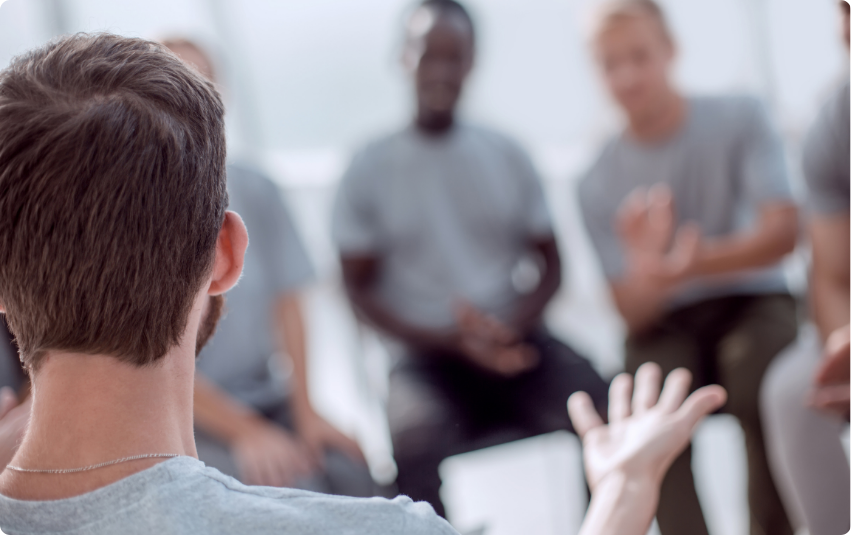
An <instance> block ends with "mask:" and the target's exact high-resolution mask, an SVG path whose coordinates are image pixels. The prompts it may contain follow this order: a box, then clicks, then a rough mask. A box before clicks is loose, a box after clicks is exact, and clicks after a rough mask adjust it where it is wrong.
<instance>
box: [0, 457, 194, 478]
mask: <svg viewBox="0 0 851 535" xmlns="http://www.w3.org/2000/svg"><path fill="white" fill-rule="evenodd" d="M179 456H180V455H179V454H177V453H146V454H144V455H133V456H131V457H122V458H121V459H116V460H114V461H107V462H105V463H98V464H92V465H89V466H83V467H82V468H21V467H20V466H12V465H11V464H10V465H7V466H6V468H8V469H9V470H15V471H16V472H29V473H33V474H72V473H74V472H86V471H87V470H94V469H96V468H103V467H104V466H111V465H113V464H118V463H126V462H127V461H135V460H138V459H151V458H154V457H160V458H171V457H179Z"/></svg>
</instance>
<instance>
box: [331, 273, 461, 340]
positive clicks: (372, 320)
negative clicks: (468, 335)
mask: <svg viewBox="0 0 851 535" xmlns="http://www.w3.org/2000/svg"><path fill="white" fill-rule="evenodd" d="M347 292H348V295H349V299H350V300H351V302H352V305H353V307H354V309H355V312H356V313H357V314H358V316H359V317H360V318H361V319H362V320H363V321H366V322H367V323H369V324H370V325H372V326H373V327H375V328H377V329H378V330H380V331H382V332H384V333H386V334H388V335H390V336H392V337H393V338H396V339H397V340H400V341H402V342H403V343H405V344H407V345H409V346H411V347H416V348H422V349H433V350H437V351H454V350H455V348H456V347H457V340H456V338H457V337H456V333H455V332H454V331H445V332H441V331H436V330H432V329H423V328H421V327H417V326H415V325H412V324H410V323H408V322H406V321H404V320H403V319H401V318H400V317H399V316H398V315H397V314H394V313H393V312H391V311H390V310H389V309H388V308H387V307H386V306H384V304H383V303H381V302H379V301H378V299H376V298H375V296H374V295H373V294H372V293H371V292H370V291H369V290H365V289H360V288H350V287H348V286H347Z"/></svg>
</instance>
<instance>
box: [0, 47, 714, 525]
mask: <svg viewBox="0 0 851 535" xmlns="http://www.w3.org/2000/svg"><path fill="white" fill-rule="evenodd" d="M223 114H224V109H223V106H222V103H221V99H220V98H219V96H218V94H217V92H216V91H215V88H214V87H213V85H212V84H210V83H209V82H207V81H205V80H204V79H203V78H201V77H200V76H199V75H198V74H197V73H196V72H194V71H192V70H190V69H187V68H186V66H185V65H184V64H183V63H182V62H180V61H179V60H178V59H177V58H176V57H174V56H173V55H171V54H170V53H168V52H167V51H166V50H165V49H164V48H163V47H161V46H160V45H157V44H155V43H151V42H148V41H143V40H140V39H126V38H121V37H117V36H114V35H108V34H100V35H94V36H89V35H76V36H72V37H66V38H63V39H60V40H58V41H55V42H54V43H52V44H50V45H47V46H45V47H43V48H40V49H37V50H34V51H32V52H30V53H28V54H26V55H24V56H21V57H19V58H17V59H15V60H13V61H12V63H11V65H10V66H9V68H7V69H6V70H5V71H3V72H2V73H0V147H4V150H2V151H0V313H3V314H5V316H6V318H7V319H8V320H9V324H10V326H11V329H12V331H13V332H14V334H15V336H16V339H17V341H18V346H19V348H20V354H21V357H22V359H23V362H24V364H25V366H26V367H27V368H28V371H29V373H30V375H31V377H32V381H33V397H34V402H33V410H32V420H31V424H30V426H29V428H28V431H27V434H26V436H25V438H24V442H23V443H22V444H21V447H20V448H19V449H18V451H17V453H16V454H15V457H14V458H13V460H12V462H11V463H10V464H9V465H8V466H7V468H6V470H4V471H3V472H2V473H0V530H2V531H3V532H4V533H7V534H9V535H23V534H28V535H42V534H45V535H46V534H62V533H67V534H71V533H75V534H80V533H86V534H89V535H113V534H115V533H121V534H126V535H148V534H150V533H169V534H174V535H195V534H198V533H204V534H207V535H224V534H232V533H251V534H254V535H271V534H273V533H274V534H285V535H287V534H289V535H299V534H307V533H310V534H315V535H331V534H334V535H336V534H340V533H345V534H348V535H361V534H363V535H366V534H369V535H374V534H385V533H386V534H397V533H405V534H406V535H421V534H422V535H425V534H430V535H457V532H455V530H453V529H452V528H451V527H450V526H449V524H448V523H446V521H444V520H443V519H441V518H439V517H437V516H436V515H435V514H434V512H433V511H432V510H431V508H430V507H429V506H428V505H427V504H422V503H419V504H415V503H413V502H411V500H409V499H408V498H404V497H399V498H396V499H395V500H392V501H391V500H385V499H382V498H366V499H364V498H349V497H339V496H328V495H323V494H317V493H313V492H305V491H302V490H293V489H281V488H274V487H250V486H246V485H244V484H242V483H240V482H239V481H237V480H235V479H234V478H232V477H228V476H225V475H223V474H221V473H220V472H219V471H217V470H216V469H214V468H210V467H206V466H204V464H203V463H201V462H199V461H198V459H197V458H196V451H195V442H194V439H193V428H192V405H193V390H194V388H193V383H194V379H195V359H196V356H197V354H198V352H199V350H200V349H201V348H202V347H203V345H204V343H205V342H206V341H207V340H208V339H209V338H210V336H211V335H212V333H213V331H214V330H215V327H216V321H217V319H218V316H219V315H220V314H221V311H222V307H223V297H222V294H224V293H225V292H227V291H228V290H229V289H231V288H232V287H233V286H234V285H235V284H236V282H237V280H238V279H239V277H240V274H241V273H242V269H243V259H244V255H245V251H246V248H247V246H248V234H247V232H246V228H245V225H244V224H243V222H242V220H241V218H240V217H239V215H237V214H236V213H234V212H229V211H226V207H227V204H228V196H227V190H226V181H225V141H224V120H223ZM10 148H14V150H10ZM69 201H73V202H69ZM661 378H662V375H661V370H660V369H659V368H658V367H657V366H653V365H648V366H645V367H643V368H642V369H641V370H639V372H638V374H637V376H636V378H635V388H634V392H633V388H632V378H631V377H629V376H626V375H623V376H621V377H618V378H617V379H616V381H615V382H614V383H613V385H612V390H611V403H610V407H611V411H610V415H609V420H610V421H611V422H612V423H611V424H610V425H604V424H603V421H602V419H601V418H600V416H599V415H598V414H597V413H596V411H595V410H594V406H593V402H592V400H591V398H590V397H589V396H588V395H587V394H583V393H578V394H576V395H575V396H574V397H572V398H571V400H570V403H569V410H570V414H571V417H572V418H573V420H574V422H575V423H576V429H577V431H578V432H579V433H580V434H581V435H582V436H583V440H584V443H585V448H584V451H585V466H586V473H587V474H588V477H589V484H590V485H591V488H592V489H593V493H594V494H593V497H592V499H591V504H590V507H589V511H588V515H587V516H586V519H585V522H584V524H583V527H582V531H581V533H582V535H605V534H612V533H617V534H618V535H643V534H644V533H645V532H646V531H647V528H648V526H649V524H650V520H651V518H652V516H653V511H654V509H655V501H656V499H657V498H658V493H659V484H660V481H661V479H662V476H663V475H664V473H665V470H666V468H667V466H668V465H669V464H670V462H671V460H672V459H674V458H675V457H676V455H677V453H678V452H679V451H681V450H682V449H683V448H684V447H685V445H686V444H687V443H688V440H689V437H690V435H691V433H692V431H693V429H694V427H695V426H696V425H697V423H698V422H699V421H700V420H701V419H702V417H703V416H705V415H706V414H708V413H710V412H712V411H713V410H715V409H716V408H717V407H718V406H720V405H721V404H722V403H723V401H724V396H725V394H724V391H723V389H722V388H720V387H718V386H710V387H705V388H702V389H700V390H699V391H697V392H695V393H694V394H692V395H691V396H689V397H688V398H686V394H687V393H688V388H689V381H690V377H689V373H688V372H687V371H685V370H677V371H675V372H673V373H671V375H670V376H669V377H668V379H667V380H666V382H665V387H664V389H662V391H661V393H660V388H659V387H660V383H661ZM5 420H6V417H4V418H2V419H0V427H2V425H3V424H4V423H5Z"/></svg>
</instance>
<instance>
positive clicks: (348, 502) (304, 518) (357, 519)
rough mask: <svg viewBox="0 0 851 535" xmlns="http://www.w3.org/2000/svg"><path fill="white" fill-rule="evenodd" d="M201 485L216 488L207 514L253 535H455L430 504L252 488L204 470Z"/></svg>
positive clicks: (214, 471) (216, 472)
mask: <svg viewBox="0 0 851 535" xmlns="http://www.w3.org/2000/svg"><path fill="white" fill-rule="evenodd" d="M198 484H199V485H202V486H206V487H213V488H214V490H213V491H212V492H211V493H210V494H212V495H213V496H209V497H211V498H212V500H209V501H206V502H205V503H206V506H205V508H208V509H209V511H210V512H213V513H208V512H205V514H214V515H216V516H217V517H219V518H220V519H221V521H222V522H227V523H228V524H229V525H239V526H241V528H240V530H241V531H243V532H251V533H261V534H262V533H267V532H268V533H272V532H274V533H316V534H325V533H328V534H331V533H335V534H336V533H351V534H361V533H363V534H372V533H410V534H413V535H419V534H427V533H428V534H447V535H449V534H454V533H455V531H454V530H452V528H451V527H449V524H448V523H446V521H444V520H443V519H441V518H440V517H438V516H437V515H436V514H435V513H434V510H433V509H432V508H431V506H429V505H428V504H425V503H415V502H413V501H411V500H410V498H407V497H404V496H401V497H398V498H396V499H393V500H387V499H384V498H348V497H343V496H330V495H325V494H318V493H314V492H308V491H300V490H294V489H281V488H272V487H251V486H247V485H243V484H242V483H240V482H238V481H237V480H235V479H233V478H230V477H227V476H224V475H222V474H221V473H219V472H218V471H216V470H213V469H211V468H205V469H204V470H203V472H202V474H200V477H199V479H198Z"/></svg>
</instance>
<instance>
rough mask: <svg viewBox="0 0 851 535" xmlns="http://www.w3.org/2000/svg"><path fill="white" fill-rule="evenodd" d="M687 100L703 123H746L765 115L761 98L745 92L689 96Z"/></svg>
mask: <svg viewBox="0 0 851 535" xmlns="http://www.w3.org/2000/svg"><path fill="white" fill-rule="evenodd" d="M689 102H690V104H691V108H692V110H693V111H694V113H695V115H696V116H697V118H698V120H700V121H701V122H703V123H715V124H719V125H724V124H748V123H750V122H752V121H753V120H754V119H762V118H764V117H765V106H764V105H763V102H762V100H760V99H759V98H758V97H756V96H754V95H749V94H745V93H738V94H736V93H734V94H729V95H713V96H697V97H690V98H689Z"/></svg>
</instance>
